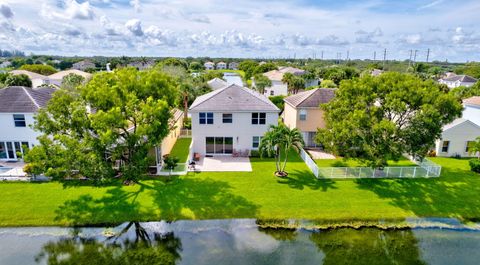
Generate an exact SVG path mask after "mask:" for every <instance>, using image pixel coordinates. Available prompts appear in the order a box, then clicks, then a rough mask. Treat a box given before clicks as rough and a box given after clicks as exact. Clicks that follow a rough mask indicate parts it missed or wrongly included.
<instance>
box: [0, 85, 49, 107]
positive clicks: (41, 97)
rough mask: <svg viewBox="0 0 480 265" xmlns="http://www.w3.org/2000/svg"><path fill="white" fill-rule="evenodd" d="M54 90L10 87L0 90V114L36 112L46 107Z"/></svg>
mask: <svg viewBox="0 0 480 265" xmlns="http://www.w3.org/2000/svg"><path fill="white" fill-rule="evenodd" d="M54 91H55V89H52V88H37V89H32V88H29V87H19V86H12V87H6V88H4V89H0V112H3V113H5V112H7V113H8V112H25V113H33V112H37V111H38V109H39V108H43V107H45V106H46V105H47V102H48V101H49V100H50V98H51V97H52V94H53V92H54Z"/></svg>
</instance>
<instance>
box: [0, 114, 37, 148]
mask: <svg viewBox="0 0 480 265" xmlns="http://www.w3.org/2000/svg"><path fill="white" fill-rule="evenodd" d="M13 114H23V115H25V123H26V125H27V126H26V127H15V123H14V121H13ZM33 115H34V114H33V113H0V128H1V130H0V142H28V145H29V146H28V147H29V148H32V147H33V145H37V144H38V140H37V137H38V136H39V135H40V133H38V132H35V131H34V130H33V129H32V128H30V126H32V125H33V123H34V119H33Z"/></svg>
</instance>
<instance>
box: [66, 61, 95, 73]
mask: <svg viewBox="0 0 480 265" xmlns="http://www.w3.org/2000/svg"><path fill="white" fill-rule="evenodd" d="M72 68H73V69H77V70H80V71H85V70H87V69H92V68H93V69H94V68H95V64H94V63H92V62H91V61H89V60H83V61H80V62H76V63H74V64H73V65H72Z"/></svg>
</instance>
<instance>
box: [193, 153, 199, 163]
mask: <svg viewBox="0 0 480 265" xmlns="http://www.w3.org/2000/svg"><path fill="white" fill-rule="evenodd" d="M193 160H195V161H200V154H199V153H193Z"/></svg>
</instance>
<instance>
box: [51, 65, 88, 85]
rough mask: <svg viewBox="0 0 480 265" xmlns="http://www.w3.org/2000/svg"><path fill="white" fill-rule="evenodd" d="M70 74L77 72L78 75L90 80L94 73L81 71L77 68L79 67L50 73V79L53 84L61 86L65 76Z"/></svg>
mask: <svg viewBox="0 0 480 265" xmlns="http://www.w3.org/2000/svg"><path fill="white" fill-rule="evenodd" d="M69 74H76V75H79V76H82V77H83V78H85V80H86V81H88V80H90V78H92V74H90V73H87V72H84V71H80V70H77V69H70V70H65V71H60V72H58V73H55V74H51V75H49V76H48V78H49V79H50V83H51V84H54V85H57V86H61V85H62V81H63V78H64V77H65V76H67V75H69Z"/></svg>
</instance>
